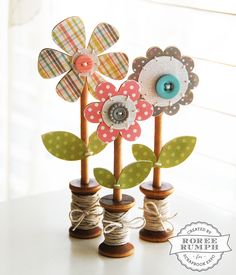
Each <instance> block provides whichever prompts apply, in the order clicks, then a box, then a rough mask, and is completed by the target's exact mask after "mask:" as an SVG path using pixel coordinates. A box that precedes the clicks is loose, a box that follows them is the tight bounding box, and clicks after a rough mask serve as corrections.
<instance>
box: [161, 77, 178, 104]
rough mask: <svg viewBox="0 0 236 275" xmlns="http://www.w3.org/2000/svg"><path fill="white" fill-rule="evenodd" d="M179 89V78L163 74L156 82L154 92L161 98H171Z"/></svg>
mask: <svg viewBox="0 0 236 275" xmlns="http://www.w3.org/2000/svg"><path fill="white" fill-rule="evenodd" d="M179 90H180V83H179V80H178V79H177V78H176V77H175V76H174V75H171V74H167V75H163V76H162V77H160V78H159V79H158V80H157V82H156V92H157V94H158V95H159V96H160V97H161V98H165V99H171V98H173V97H175V96H176V95H177V94H178V92H179Z"/></svg>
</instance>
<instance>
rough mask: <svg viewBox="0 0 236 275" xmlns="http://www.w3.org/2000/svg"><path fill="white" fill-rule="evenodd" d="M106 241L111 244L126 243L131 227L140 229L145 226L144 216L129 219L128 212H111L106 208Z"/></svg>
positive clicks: (104, 224) (104, 229)
mask: <svg viewBox="0 0 236 275" xmlns="http://www.w3.org/2000/svg"><path fill="white" fill-rule="evenodd" d="M102 222H103V232H104V236H105V240H104V242H105V243H106V244H108V245H111V246H117V245H122V244H126V243H127V242H128V238H129V229H139V228H142V227H144V226H145V223H146V222H145V219H144V218H143V217H136V218H133V219H131V220H128V212H122V213H111V212H109V211H107V210H105V213H104V218H103V221H102Z"/></svg>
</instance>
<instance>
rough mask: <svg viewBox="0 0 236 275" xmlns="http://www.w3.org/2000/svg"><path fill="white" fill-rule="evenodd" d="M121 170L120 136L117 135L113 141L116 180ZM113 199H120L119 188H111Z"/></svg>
mask: <svg viewBox="0 0 236 275" xmlns="http://www.w3.org/2000/svg"><path fill="white" fill-rule="evenodd" d="M121 170H122V137H121V135H118V137H117V138H116V140H115V141H114V176H115V178H116V180H118V179H119V176H120V173H121ZM113 200H114V201H117V202H119V201H121V200H122V192H121V189H118V188H114V189H113Z"/></svg>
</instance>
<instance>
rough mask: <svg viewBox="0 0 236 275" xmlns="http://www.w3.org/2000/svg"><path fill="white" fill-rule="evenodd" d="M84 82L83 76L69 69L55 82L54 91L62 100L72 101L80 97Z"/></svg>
mask: <svg viewBox="0 0 236 275" xmlns="http://www.w3.org/2000/svg"><path fill="white" fill-rule="evenodd" d="M84 84H85V78H84V77H80V76H79V75H78V74H76V73H75V72H74V71H73V70H71V71H69V73H67V74H66V75H65V76H64V77H63V78H62V79H61V80H60V82H59V83H58V84H57V87H56V91H57V93H58V95H59V96H60V97H62V98H63V99H64V100H66V101H70V102H74V101H76V100H77V99H78V98H79V97H80V95H81V93H82V91H83V88H84Z"/></svg>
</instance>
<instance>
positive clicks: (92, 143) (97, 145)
mask: <svg viewBox="0 0 236 275" xmlns="http://www.w3.org/2000/svg"><path fill="white" fill-rule="evenodd" d="M106 146H107V143H105V142H102V141H101V140H100V139H99V138H98V136H97V132H94V133H92V135H91V136H90V137H89V143H88V151H89V153H90V154H91V155H96V154H98V153H100V152H101V151H102V150H103V149H104V148H105V147H106Z"/></svg>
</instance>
